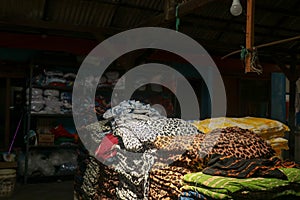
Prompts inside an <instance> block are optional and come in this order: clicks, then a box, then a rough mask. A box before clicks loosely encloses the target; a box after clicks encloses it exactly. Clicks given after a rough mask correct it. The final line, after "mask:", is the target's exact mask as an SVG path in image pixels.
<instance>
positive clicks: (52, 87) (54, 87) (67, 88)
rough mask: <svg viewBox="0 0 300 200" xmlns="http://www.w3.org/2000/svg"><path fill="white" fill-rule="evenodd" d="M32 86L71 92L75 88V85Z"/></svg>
mask: <svg viewBox="0 0 300 200" xmlns="http://www.w3.org/2000/svg"><path fill="white" fill-rule="evenodd" d="M32 88H39V89H44V90H47V89H51V90H64V91H69V92H71V91H72V90H73V87H59V86H50V85H49V86H48V85H45V86H41V85H33V86H32Z"/></svg>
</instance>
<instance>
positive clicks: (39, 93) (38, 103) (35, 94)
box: [26, 88, 45, 112]
mask: <svg viewBox="0 0 300 200" xmlns="http://www.w3.org/2000/svg"><path fill="white" fill-rule="evenodd" d="M31 93H32V95H31V112H41V111H42V110H43V109H44V107H45V101H44V97H43V90H42V89H38V88H32V90H31ZM26 98H27V102H26V104H27V105H28V104H29V89H27V90H26Z"/></svg>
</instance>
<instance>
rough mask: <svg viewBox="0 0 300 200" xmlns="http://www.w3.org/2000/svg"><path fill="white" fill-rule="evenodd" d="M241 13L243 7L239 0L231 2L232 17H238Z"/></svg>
mask: <svg viewBox="0 0 300 200" xmlns="http://www.w3.org/2000/svg"><path fill="white" fill-rule="evenodd" d="M242 12H243V7H242V5H241V3H240V0H233V1H232V4H231V7H230V13H231V14H232V15H233V16H239V15H240V14H242Z"/></svg>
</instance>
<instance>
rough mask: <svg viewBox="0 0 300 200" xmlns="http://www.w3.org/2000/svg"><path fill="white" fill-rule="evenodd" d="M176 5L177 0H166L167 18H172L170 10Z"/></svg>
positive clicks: (165, 12) (165, 11)
mask: <svg viewBox="0 0 300 200" xmlns="http://www.w3.org/2000/svg"><path fill="white" fill-rule="evenodd" d="M174 7H175V0H164V15H165V20H169V19H170V13H169V10H170V9H171V8H174Z"/></svg>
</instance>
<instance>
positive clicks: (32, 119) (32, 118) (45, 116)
mask: <svg viewBox="0 0 300 200" xmlns="http://www.w3.org/2000/svg"><path fill="white" fill-rule="evenodd" d="M46 68H48V69H52V68H51V66H47V67H46ZM35 70H40V69H39V66H37V65H31V66H30V74H29V84H28V105H27V109H26V119H27V123H26V133H27V140H26V145H25V163H24V183H28V181H29V182H31V181H33V180H35V181H43V179H47V180H51V179H53V180H55V179H56V180H57V179H63V178H64V177H63V174H59V175H58V176H57V175H56V174H54V175H53V176H52V175H51V176H46V177H35V176H33V177H30V175H29V174H28V168H29V162H28V161H29V154H30V153H31V152H38V153H41V154H43V155H47V156H49V155H50V154H51V153H55V152H60V151H72V152H74V154H75V155H76V149H77V145H75V144H74V145H55V144H52V145H39V144H38V145H31V144H30V143H29V133H30V130H35V131H36V130H37V128H38V127H37V123H38V122H39V121H41V120H46V121H49V123H50V122H51V121H52V122H53V121H54V120H62V121H66V120H67V121H70V120H72V117H73V116H72V113H46V112H45V113H36V112H32V110H31V108H32V89H33V88H37V89H42V90H43V91H44V90H48V89H49V90H58V91H59V95H60V94H61V92H72V87H70V86H66V87H61V86H50V85H37V84H35V83H33V77H34V73H35ZM49 125H50V124H49ZM74 129H75V126H74ZM66 162H68V161H67V160H66ZM66 176H70V174H69V173H68V174H66ZM65 178H67V177H65ZM29 179H30V180H29Z"/></svg>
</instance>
